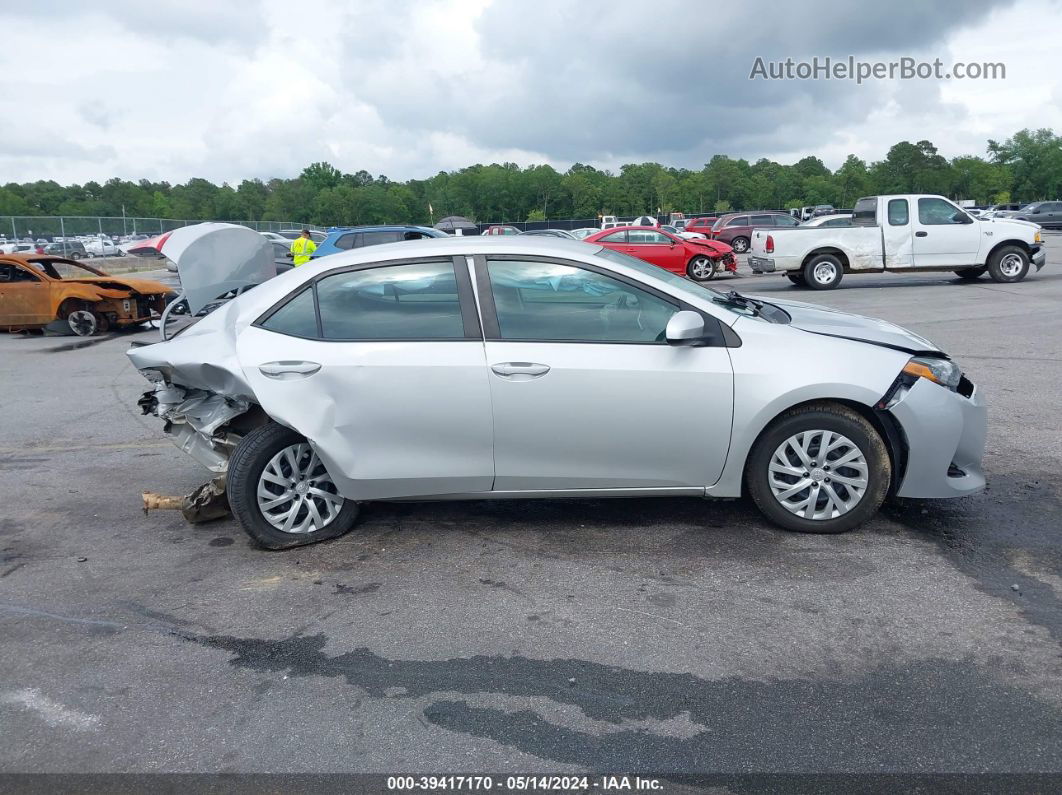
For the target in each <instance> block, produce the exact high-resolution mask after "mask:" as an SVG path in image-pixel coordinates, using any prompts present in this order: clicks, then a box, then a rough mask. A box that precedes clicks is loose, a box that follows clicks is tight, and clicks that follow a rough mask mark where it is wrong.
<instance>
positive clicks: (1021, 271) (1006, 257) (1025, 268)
mask: <svg viewBox="0 0 1062 795" xmlns="http://www.w3.org/2000/svg"><path fill="white" fill-rule="evenodd" d="M1030 264H1031V263H1030V261H1029V255H1028V254H1026V253H1025V250H1024V249H1022V248H1019V247H1018V246H1003V248H1001V249H998V250H997V251H993V252H992V256H990V257H989V258H988V275H989V276H991V277H992V281H994V282H1002V283H1004V284H1009V283H1012V282H1020V281H1021V280H1022V279H1024V278H1025V277H1026V276H1027V275H1028V273H1029V265H1030Z"/></svg>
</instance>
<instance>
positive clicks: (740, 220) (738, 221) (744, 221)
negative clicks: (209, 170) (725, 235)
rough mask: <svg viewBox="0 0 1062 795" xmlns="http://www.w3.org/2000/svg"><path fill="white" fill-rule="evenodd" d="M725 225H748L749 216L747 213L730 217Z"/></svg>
mask: <svg viewBox="0 0 1062 795" xmlns="http://www.w3.org/2000/svg"><path fill="white" fill-rule="evenodd" d="M726 225H727V226H728V227H731V226H748V225H749V217H748V216H747V215H739V216H738V217H737V218H732V219H731V220H729V221H727V222H726Z"/></svg>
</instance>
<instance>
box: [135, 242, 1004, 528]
mask: <svg viewBox="0 0 1062 795" xmlns="http://www.w3.org/2000/svg"><path fill="white" fill-rule="evenodd" d="M129 357H130V359H131V360H132V362H133V364H134V365H135V366H136V367H137V368H139V369H140V371H141V372H142V373H143V374H144V375H145V376H146V377H147V378H148V379H149V380H151V381H153V382H154V388H153V389H152V390H151V391H149V392H148V393H146V394H145V395H144V397H143V398H141V401H140V403H141V405H142V406H143V407H144V410H145V412H147V413H154V414H156V415H158V416H159V417H160V418H161V419H163V420H165V422H166V428H167V430H168V432H169V433H170V434H172V435H173V436H174V440H175V442H176V443H177V444H178V445H179V446H180V447H181V449H183V450H185V451H186V452H188V453H190V454H191V455H193V456H194V457H195V458H196V459H197V460H199V461H200V462H201V463H203V464H204V465H205V466H206V467H207V468H208V469H210V470H211V471H212V472H214V473H217V474H221V473H224V474H225V475H226V476H227V488H228V498H229V504H230V505H231V507H232V510H233V512H234V514H235V516H236V518H237V520H238V521H239V523H240V524H241V526H242V527H243V528H244V529H245V530H246V531H247V532H248V533H249V534H250V536H251V537H252V538H253V539H254V540H255V541H256V542H258V543H259V544H260V545H262V546H263V547H268V548H271V549H277V548H283V547H291V546H296V545H299V544H306V543H311V542H314V541H319V540H323V539H326V538H332V537H335V536H338V535H340V534H342V533H345V532H347V531H348V530H349V529H350V528H351V527H352V526H353V524H354V522H355V520H356V519H357V515H358V506H359V504H360V503H362V502H365V501H372V500H408V499H418V500H419V499H430V500H453V499H507V498H532V497H534V498H560V497H632V496H639V497H645V496H674V495H693V496H700V497H708V498H713V497H740V496H742V495H744V494H748V495H750V496H751V497H752V499H753V501H754V502H755V503H756V505H757V506H759V508H760V510H761V511H762V512H763V513H764V514H765V515H766V517H767V518H768V519H770V520H771V521H772V522H774V523H775V524H777V525H780V526H781V527H784V528H786V529H789V530H796V531H801V532H814V533H837V532H843V531H846V530H851V529H852V528H854V527H857V526H858V525H859V524H861V523H862V522H864V521H866V520H867V519H868V518H869V517H871V516H872V515H874V513H875V512H876V511H877V510H878V508H879V506H880V505H881V503H882V501H883V500H884V499H885V497H886V496H887V495H889V494H898V495H900V496H909V497H959V496H963V495H966V494H970V493H972V492H974V491H977V490H979V489H981V488H982V487H983V486H984V482H985V481H984V476H983V473H982V470H981V457H982V451H983V447H984V437H985V408H984V405H983V403H982V400H981V395H980V393H979V392H978V391H977V389H976V388H975V387H974V385H973V384H972V383H970V381H969V380H968V379H967V378H966V377H965V376H964V375H963V373H962V371H961V370H960V368H959V366H958V365H956V364H955V363H954V362H953V361H951V360H950V359H949V358H948V357H947V355H946V354H945V353H943V352H942V351H941V350H939V349H938V348H937V347H936V346H935V345H933V343H931V342H929V341H928V340H926V339H923V338H921V337H919V336H917V335H915V334H913V333H911V332H909V331H906V330H904V329H902V328H899V327H897V326H895V325H892V324H890V323H887V322H884V321H881V320H875V319H872V318H866V317H861V316H858V315H851V314H846V313H842V312H836V311H833V310H828V309H824V308H820V307H814V306H811V305H808V304H803V303H796V302H790V301H770V302H768V301H766V300H761V299H756V298H753V297H748V296H744V295H740V294H738V293H736V292H733V291H731V292H729V293H727V292H721V291H717V290H712V289H709V288H706V287H704V286H702V285H699V284H697V283H695V282H691V281H689V280H687V279H684V278H682V277H680V276H677V275H674V274H672V273H669V272H668V271H665V270H662V269H660V268H657V267H654V266H652V265H649V264H647V263H645V262H642V261H640V260H637V259H633V258H631V257H628V256H626V255H623V254H620V253H617V252H613V251H608V250H605V249H603V248H601V247H599V246H594V245H590V244H586V243H582V242H574V241H567V240H559V239H551V238H545V237H537V238H536V237H532V236H519V237H503V236H499V237H495V238H475V237H458V238H449V239H430V240H418V241H406V242H402V243H395V244H390V245H382V246H373V247H372V248H371V249H361V250H357V251H351V252H348V253H343V254H337V255H334V256H331V257H326V258H322V259H320V260H318V261H315V262H312V263H310V264H307V265H304V266H302V267H300V268H296V269H294V270H292V271H290V272H288V273H284V274H281V275H279V276H277V277H275V278H272V279H269V280H268V281H266V282H265V283H263V284H259V285H258V286H256V287H254V288H253V289H250V290H248V291H246V292H243V293H242V294H241V295H240V296H239V297H238V298H236V299H234V300H232V301H230V302H228V303H226V304H224V305H222V306H221V307H220V308H218V309H216V310H215V311H213V312H212V313H210V314H208V315H207V316H206V317H205V318H203V319H202V320H201V321H199V322H198V323H197V324H195V325H193V326H190V327H188V328H187V329H185V330H184V331H183V332H181V333H180V334H179V335H177V336H175V337H174V338H172V339H170V340H168V341H163V342H159V343H156V344H152V345H147V346H142V347H138V348H134V349H132V350H130V351H129ZM705 510H706V512H707V511H710V507H708V506H706V508H705Z"/></svg>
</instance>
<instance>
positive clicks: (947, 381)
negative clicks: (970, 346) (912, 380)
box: [903, 356, 962, 392]
mask: <svg viewBox="0 0 1062 795" xmlns="http://www.w3.org/2000/svg"><path fill="white" fill-rule="evenodd" d="M903 372H904V373H905V374H907V375H913V376H915V377H916V378H926V379H928V380H930V381H932V382H933V383H934V384H940V385H941V386H942V387H946V388H947V389H950V390H951V391H952V392H954V391H955V390H956V389H958V388H959V381H960V380H962V368H960V367H959V365H957V364H955V362H953V361H951V360H950V359H937V358H934V357H931V356H915V357H914V358H913V359H911V361H909V362H908V363H907V364H906V365H904V368H903Z"/></svg>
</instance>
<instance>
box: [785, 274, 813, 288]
mask: <svg viewBox="0 0 1062 795" xmlns="http://www.w3.org/2000/svg"><path fill="white" fill-rule="evenodd" d="M785 277H786V278H787V279H789V281H791V282H792V283H793V284H795V285H797V286H799V287H807V286H808V283H807V282H806V281H804V273H803V272H802V271H795V272H793V273H787V274H786V275H785Z"/></svg>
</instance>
